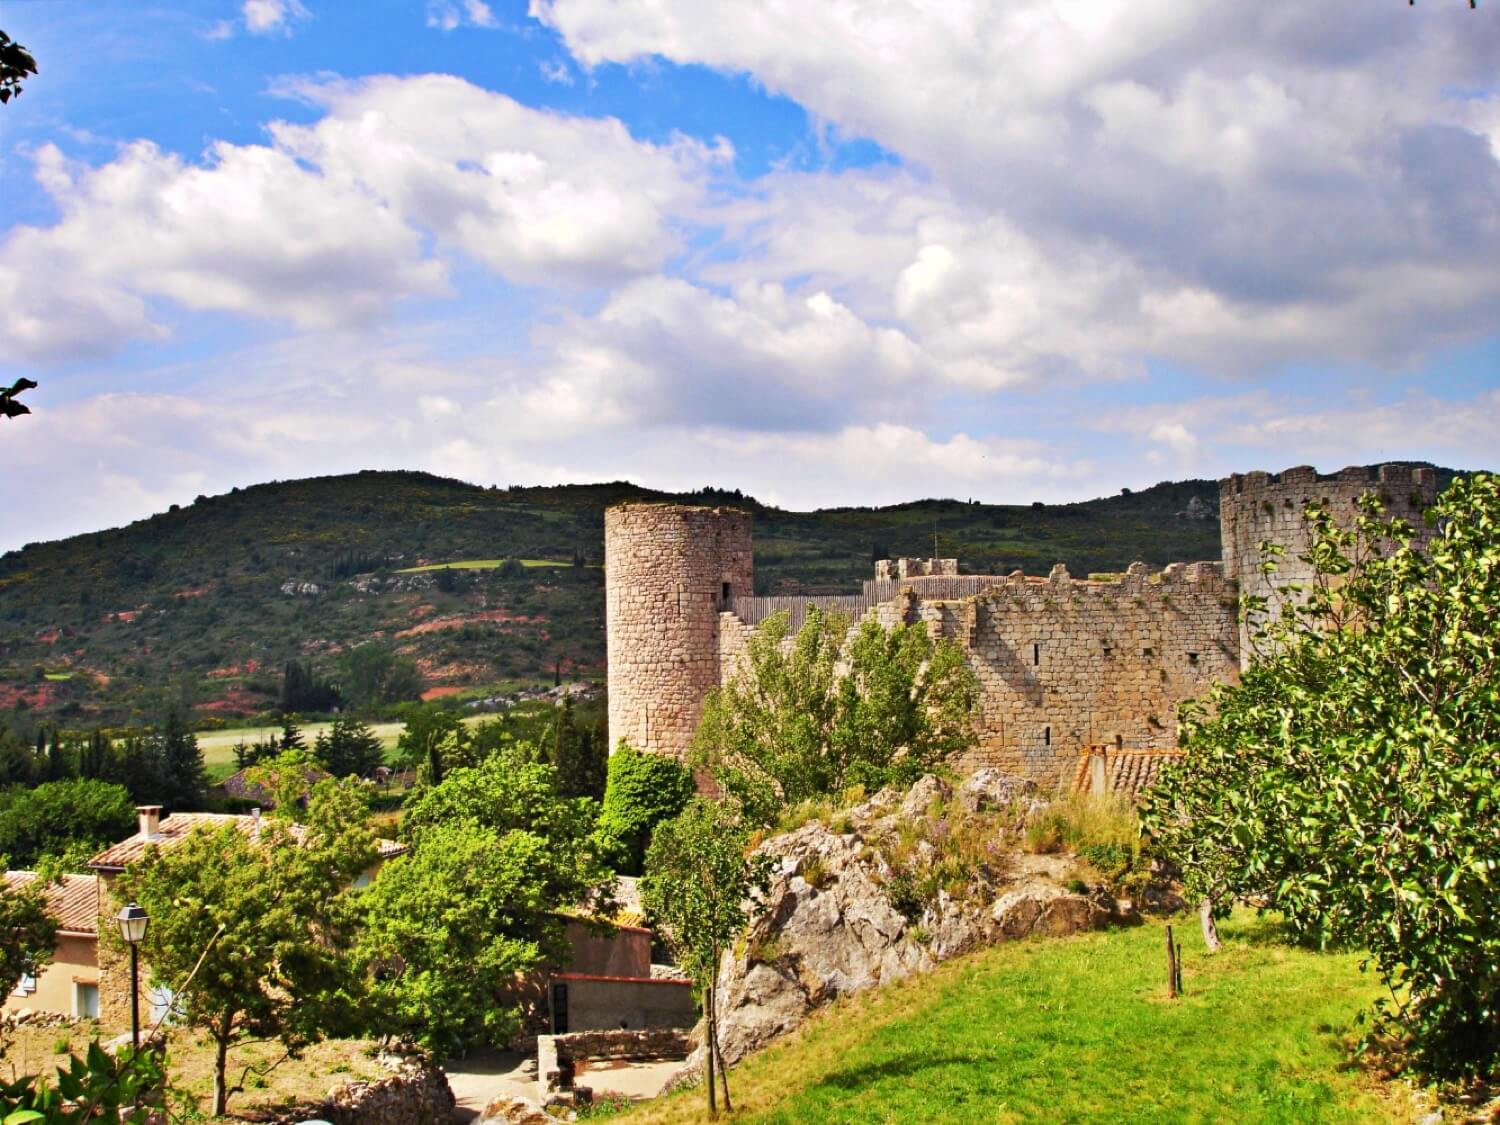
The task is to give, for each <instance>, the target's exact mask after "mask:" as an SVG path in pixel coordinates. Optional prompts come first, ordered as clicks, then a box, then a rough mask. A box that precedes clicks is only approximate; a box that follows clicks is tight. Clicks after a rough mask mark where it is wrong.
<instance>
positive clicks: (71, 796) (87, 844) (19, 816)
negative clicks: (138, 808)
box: [0, 778, 136, 868]
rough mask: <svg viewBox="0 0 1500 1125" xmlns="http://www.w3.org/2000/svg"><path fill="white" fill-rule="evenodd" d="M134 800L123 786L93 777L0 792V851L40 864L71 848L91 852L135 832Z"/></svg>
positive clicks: (17, 862) (21, 863) (22, 863)
mask: <svg viewBox="0 0 1500 1125" xmlns="http://www.w3.org/2000/svg"><path fill="white" fill-rule="evenodd" d="M135 823H136V814H135V805H134V804H133V802H132V801H131V799H130V793H129V791H128V790H126V789H125V787H124V786H121V785H112V784H110V783H109V782H107V781H97V780H94V779H92V778H74V779H69V780H66V781H49V782H47V783H45V784H43V785H38V786H37V787H36V788H35V789H31V790H25V789H12V790H9V791H7V792H5V793H3V794H0V855H5V856H6V857H8V859H9V861H10V864H11V866H12V867H20V868H28V867H35V866H36V865H37V864H38V863H40V862H41V861H42V860H43V859H44V858H46V857H49V856H51V857H59V856H62V855H63V854H64V853H66V852H69V851H71V852H72V853H74V854H75V855H76V854H78V853H79V852H81V851H88V852H90V853H91V854H92V853H93V852H97V851H99V850H100V849H102V848H104V847H107V846H108V845H110V844H112V843H114V842H115V841H116V840H120V839H123V838H124V837H126V836H127V835H129V834H130V831H131V829H132V828H134V826H135Z"/></svg>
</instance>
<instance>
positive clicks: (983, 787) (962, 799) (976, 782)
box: [958, 767, 1036, 812]
mask: <svg viewBox="0 0 1500 1125" xmlns="http://www.w3.org/2000/svg"><path fill="white" fill-rule="evenodd" d="M1035 793H1036V782H1034V781H1031V780H1030V779H1029V778H1025V777H1022V776H1020V775H1019V774H1014V773H1006V772H1005V771H1004V770H997V769H993V768H988V767H987V768H985V769H982V770H975V771H974V772H973V773H972V774H970V775H969V776H968V777H967V778H965V779H964V783H963V784H962V785H960V786H959V787H958V804H959V807H960V808H962V809H964V810H965V811H967V812H995V811H1003V810H1005V809H1008V808H1010V807H1012V806H1013V805H1015V804H1016V803H1017V802H1018V801H1020V799H1021V798H1022V797H1029V796H1032V795H1033V794H1035Z"/></svg>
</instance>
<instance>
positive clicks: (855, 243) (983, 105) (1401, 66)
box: [531, 0, 1500, 385]
mask: <svg viewBox="0 0 1500 1125" xmlns="http://www.w3.org/2000/svg"><path fill="white" fill-rule="evenodd" d="M531 10H532V13H533V15H534V16H536V17H537V18H538V19H540V20H542V21H543V22H544V23H546V24H548V25H549V26H551V27H553V28H554V29H556V30H557V31H558V32H559V34H560V35H561V36H562V38H563V40H564V42H565V44H566V45H567V47H568V48H569V50H570V51H571V52H572V54H573V55H574V57H575V58H576V59H577V60H578V61H579V62H580V63H581V64H583V65H585V66H599V65H602V64H605V63H609V62H619V63H627V64H629V63H636V62H640V61H643V60H649V59H652V58H657V57H660V58H665V59H668V60H671V61H673V62H677V63H681V64H701V65H707V66H710V67H716V68H719V69H722V70H725V71H730V72H743V73H748V74H750V75H752V76H753V77H754V78H755V79H756V80H758V81H759V82H761V83H764V84H765V85H766V86H767V87H768V88H769V89H771V90H772V91H773V92H778V93H784V94H786V95H787V96H789V97H791V98H793V99H794V100H796V101H797V102H799V103H800V104H802V105H803V106H805V107H806V108H807V109H808V110H809V112H810V113H812V114H813V115H815V117H816V118H817V119H818V120H820V121H825V122H830V123H832V124H833V125H834V126H836V127H837V128H839V129H840V130H841V131H842V132H843V133H844V134H846V135H854V136H867V137H871V138H873V139H874V140H876V141H878V142H880V143H881V144H882V145H884V146H885V147H886V148H888V149H890V150H892V151H894V152H895V153H897V154H899V155H900V156H901V157H902V158H903V159H904V160H906V161H907V162H909V163H910V164H911V165H912V166H914V167H916V168H918V169H920V170H921V171H922V172H923V173H925V175H926V177H927V179H926V185H925V187H924V188H922V189H919V190H920V193H921V194H922V195H924V196H926V197H927V201H928V203H929V205H930V204H931V203H932V201H934V200H935V201H937V203H938V205H939V206H938V213H939V215H940V217H941V218H942V220H943V222H944V223H946V225H947V226H948V227H949V230H948V231H947V232H945V233H944V235H943V237H942V238H941V239H927V238H924V241H923V244H922V245H919V246H917V247H916V248H915V251H914V252H913V253H911V254H910V256H909V257H908V259H907V260H906V261H905V262H904V263H903V264H901V265H900V266H897V267H894V269H893V268H892V266H891V265H890V262H889V256H890V252H891V249H892V243H893V241H899V235H897V236H896V238H895V239H894V240H893V239H892V237H891V229H890V227H889V225H887V224H886V223H884V222H881V223H877V224H876V229H875V230H874V231H873V232H868V231H865V230H863V229H861V230H858V231H851V230H850V229H849V228H847V227H845V228H843V229H842V230H841V229H840V228H839V227H838V226H837V225H836V221H837V218H838V216H837V215H836V214H835V210H836V208H834V207H830V208H824V209H823V213H822V216H821V218H822V219H824V220H832V222H829V223H827V224H824V223H820V222H819V216H818V215H817V214H816V210H817V209H816V208H809V207H807V206H806V205H794V206H791V207H788V206H785V205H778V204H774V203H772V204H769V206H770V207H771V209H772V210H773V212H774V213H775V214H776V217H777V219H778V220H779V219H782V218H785V217H786V216H787V215H791V216H792V217H793V218H797V219H801V220H803V227H802V229H800V230H798V231H797V234H798V236H799V239H800V243H801V244H806V245H807V246H808V247H809V256H810V257H811V268H814V269H816V268H818V267H819V266H829V265H835V264H839V263H840V260H841V263H842V264H843V265H844V266H845V267H850V266H854V264H855V260H856V259H859V258H863V259H864V264H866V265H867V264H869V263H872V262H873V263H878V265H879V269H878V270H877V271H875V272H874V274H873V275H867V279H866V280H864V281H855V280H851V282H850V284H851V285H855V286H859V287H860V288H861V289H864V290H868V289H869V288H871V287H874V286H878V285H879V284H880V282H881V281H882V280H883V281H885V282H886V283H887V284H889V283H891V282H892V281H893V280H894V278H895V276H896V275H898V274H899V275H900V277H901V280H900V282H899V283H897V289H896V293H897V297H898V300H905V301H906V302H907V303H906V304H905V305H904V306H901V307H904V308H905V309H906V310H907V312H905V313H903V314H902V315H903V316H905V315H907V314H908V313H909V315H910V316H911V317H912V322H911V323H910V325H909V327H910V328H911V329H912V330H913V332H914V334H915V335H916V336H918V337H919V338H924V337H925V338H926V339H927V341H928V342H929V343H930V344H931V346H932V348H933V350H934V351H935V352H936V353H939V354H942V355H943V356H944V357H945V359H946V360H947V362H948V363H949V364H950V366H951V369H952V370H954V371H960V370H961V371H963V372H964V374H963V376H962V377H963V378H965V379H966V381H969V382H971V383H974V384H975V385H984V384H990V385H1005V384H1007V383H1013V382H1017V381H1023V380H1025V379H1027V378H1034V377H1036V376H1038V375H1051V374H1055V373H1057V372H1058V371H1059V370H1062V371H1068V372H1072V373H1082V374H1086V375H1091V376H1102V377H1115V376H1118V375H1119V374H1121V373H1127V372H1131V371H1137V370H1139V369H1140V368H1139V365H1140V362H1141V360H1142V359H1143V358H1144V357H1145V356H1147V355H1153V354H1154V355H1165V356H1169V357H1171V358H1174V359H1177V360H1179V361H1181V362H1187V363H1193V364H1198V365H1202V366H1205V367H1208V368H1210V369H1212V370H1217V371H1226V372H1231V373H1234V372H1246V371H1252V370H1255V369H1257V368H1262V367H1266V366H1274V365H1276V364H1279V363H1282V362H1285V361H1286V360H1287V359H1289V358H1301V359H1306V358H1310V357H1314V358H1327V359H1339V360H1348V359H1360V360H1367V361H1372V362H1375V363H1379V364H1383V365H1387V366H1396V367H1399V366H1400V365H1402V364H1405V363H1407V362H1409V361H1410V360H1411V359H1412V358H1413V357H1414V356H1419V355H1421V354H1423V353H1424V352H1427V351H1430V350H1432V349H1433V348H1438V347H1443V346H1446V345H1448V344H1451V343H1453V342H1455V341H1458V340H1465V339H1473V338H1474V337H1475V336H1477V335H1479V334H1481V333H1483V332H1486V331H1488V330H1489V329H1490V328H1491V327H1492V326H1493V324H1494V323H1495V322H1496V318H1497V315H1500V163H1497V158H1496V155H1495V149H1494V144H1495V142H1494V139H1493V138H1494V136H1495V121H1496V120H1500V117H1497V114H1500V95H1497V94H1496V92H1495V87H1494V81H1493V79H1494V72H1493V42H1494V34H1493V33H1494V31H1495V30H1496V28H1495V23H1494V20H1495V16H1494V14H1493V13H1490V14H1485V13H1482V12H1480V13H1473V12H1470V11H1469V10H1467V9H1461V10H1450V9H1448V8H1444V7H1441V6H1437V5H1427V6H1425V8H1424V7H1423V6H1419V7H1418V8H1417V9H1406V8H1400V9H1397V8H1390V9H1383V10H1380V11H1375V10H1372V9H1370V8H1369V6H1368V5H1365V4H1360V3H1357V2H1356V0H1330V2H1329V3H1324V4H1317V5H1307V4H1304V3H1301V2H1300V0H1276V2H1271V3H1264V4H1253V5H1203V4H1200V3H1197V2H1196V0H1130V2H1129V3H1127V2H1125V0H1070V2H1066V3H1058V2H1055V0H1014V2H1010V3H1006V4H1003V5H1001V4H993V3H986V2H984V0H954V2H952V3H945V4H943V5H941V6H939V7H937V8H934V7H933V6H931V5H918V4H914V3H904V2H898V3H886V2H884V0H850V2H848V3H842V4H823V5H813V6H808V5H805V4H799V3H795V2H794V0H767V3H765V4H760V5H744V4H740V3H738V2H736V0H661V2H659V3H655V4H652V5H650V6H648V7H645V8H641V7H638V6H637V7H624V6H620V5H618V4H614V3H611V2H609V0H532V6H531ZM1457 90H1462V91H1465V95H1464V96H1457V95H1455V93H1454V91H1457ZM1475 91H1478V92H1479V93H1478V95H1477V96H1475V93H1474V92H1475ZM1486 91H1487V93H1485V92H1486ZM842 178H844V179H847V176H846V177H842ZM808 179H809V180H811V181H812V182H814V183H818V182H820V181H821V182H824V183H826V182H827V180H828V179H830V177H808ZM875 179H876V180H877V181H878V182H888V181H889V177H884V178H883V180H882V178H880V177H876V178H875ZM783 186H785V184H784V185H783ZM836 190H837V191H838V194H839V200H838V204H837V206H838V207H843V208H845V209H846V210H847V209H850V208H852V209H853V210H855V211H859V210H868V207H867V206H866V205H865V204H862V203H861V202H860V201H859V200H858V199H856V198H855V196H856V195H857V192H856V191H851V190H849V189H848V188H844V189H836ZM903 190H904V189H903ZM877 193H878V189H877ZM903 206H904V207H906V209H907V210H908V211H910V210H912V206H911V204H910V203H909V202H904V203H903ZM922 221H923V220H918V222H917V227H918V228H920V225H921V222H922ZM810 226H817V227H818V229H817V230H815V231H813V232H812V234H811V237H808V230H807V228H808V227H810ZM860 235H863V236H864V237H860ZM778 244H780V245H778ZM798 244H799V243H793V242H792V241H791V239H789V238H787V237H785V236H783V235H781V234H779V233H771V234H769V235H767V236H766V239H765V246H766V249H767V251H768V254H769V257H770V258H771V259H773V260H779V258H781V257H785V258H791V257H794V256H795V253H793V254H781V255H779V254H778V253H777V252H778V251H779V250H792V251H795V248H796V246H797V245H798ZM831 244H832V246H833V251H832V253H833V254H837V255H838V256H839V257H838V258H837V259H836V258H835V257H833V256H832V254H831V253H830V246H831ZM787 268H788V270H789V272H791V273H793V274H795V272H796V271H795V267H794V266H793V265H792V263H791V262H790V261H788V263H787ZM857 268H858V267H857V266H856V267H855V268H853V269H849V270H848V275H849V276H850V277H851V279H852V278H853V277H854V275H855V271H856V269H857ZM767 276H770V277H776V276H779V275H777V274H774V273H773V274H769V275H767ZM934 287H938V288H934ZM938 292H941V294H942V296H941V298H937V297H933V299H931V300H924V295H926V296H928V297H932V295H934V294H937V293H938ZM855 307H857V308H859V309H860V310H861V311H864V310H866V308H867V306H866V305H864V304H862V303H860V302H858V301H856V302H855Z"/></svg>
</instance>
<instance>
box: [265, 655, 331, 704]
mask: <svg viewBox="0 0 1500 1125" xmlns="http://www.w3.org/2000/svg"><path fill="white" fill-rule="evenodd" d="M338 705H339V692H338V688H336V687H334V685H333V684H332V683H331V682H330V681H328V680H327V679H324V678H323V677H322V676H320V675H318V673H317V671H316V669H314V668H313V666H312V661H310V660H289V661H287V663H286V667H285V668H284V669H283V671H282V676H281V700H280V706H281V710H282V711H283V712H284V713H290V714H296V713H298V712H303V711H332V710H333V709H334V708H336V707H337V706H338Z"/></svg>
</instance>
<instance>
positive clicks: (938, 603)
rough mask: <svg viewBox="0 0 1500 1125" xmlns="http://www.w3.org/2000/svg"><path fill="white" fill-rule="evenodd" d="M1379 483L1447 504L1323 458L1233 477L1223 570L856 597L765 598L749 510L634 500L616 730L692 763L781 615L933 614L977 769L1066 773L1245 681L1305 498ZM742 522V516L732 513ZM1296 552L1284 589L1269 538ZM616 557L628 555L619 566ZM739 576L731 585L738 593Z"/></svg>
mask: <svg viewBox="0 0 1500 1125" xmlns="http://www.w3.org/2000/svg"><path fill="white" fill-rule="evenodd" d="M1371 491H1375V492H1378V494H1379V495H1380V496H1381V498H1382V499H1383V501H1384V502H1385V504H1386V508H1387V511H1388V512H1389V513H1390V514H1391V515H1396V516H1402V517H1404V518H1406V519H1408V520H1409V521H1411V522H1412V523H1413V524H1414V525H1417V526H1419V527H1420V526H1421V515H1422V513H1423V511H1424V510H1425V509H1426V508H1427V507H1429V506H1430V505H1431V504H1432V503H1433V502H1434V501H1435V499H1436V492H1437V485H1436V479H1435V474H1434V472H1433V471H1432V470H1431V469H1417V470H1415V471H1413V470H1411V469H1409V468H1406V467H1404V466H1399V465H1386V466H1382V467H1381V468H1380V469H1379V470H1378V472H1375V473H1371V472H1370V471H1368V470H1365V469H1345V470H1343V471H1342V472H1340V473H1337V474H1334V475H1332V476H1326V477H1325V476H1319V475H1318V474H1317V473H1316V472H1315V471H1314V470H1313V469H1310V468H1295V469H1288V470H1287V471H1286V472H1284V473H1281V474H1279V475H1275V476H1273V475H1271V474H1268V473H1249V474H1245V475H1243V476H1239V475H1237V476H1232V477H1229V478H1227V479H1226V480H1224V481H1222V482H1221V483H1220V509H1221V519H1222V526H1223V554H1224V558H1223V562H1222V563H1216V562H1205V563H1192V564H1182V563H1174V564H1172V565H1171V566H1168V567H1167V568H1166V569H1165V570H1163V571H1162V572H1160V573H1159V574H1151V573H1149V572H1148V571H1147V568H1146V567H1145V565H1144V564H1142V563H1136V564H1134V565H1133V566H1132V567H1131V568H1130V569H1129V571H1128V572H1127V573H1126V574H1125V575H1123V576H1122V577H1120V578H1119V579H1116V580H1113V581H1106V582H1093V581H1081V580H1078V579H1074V578H1072V577H1071V576H1069V575H1068V573H1067V571H1066V570H1065V569H1063V568H1062V567H1060V566H1059V567H1054V568H1053V572H1052V574H1051V575H1050V576H1049V577H1048V578H1028V577H1025V576H1024V575H1022V574H1020V573H1019V572H1017V573H1015V574H1012V575H1009V576H1002V575H959V574H957V564H956V563H955V562H954V561H953V560H951V559H932V560H914V559H898V560H888V561H883V562H880V563H877V564H876V572H875V577H874V579H873V580H872V581H868V582H866V583H865V586H864V592H863V593H862V594H858V595H847V596H836V597H810V598H787V597H776V598H757V597H754V596H751V591H752V589H753V587H752V584H751V581H750V579H751V564H750V530H749V528H750V525H749V518H748V517H747V516H743V515H742V514H739V513H725V512H723V511H721V510H719V509H706V508H676V507H667V506H644V505H631V506H626V507H623V508H616V509H611V510H610V511H609V512H608V513H606V523H605V528H606V557H607V559H608V560H609V562H608V565H609V568H610V570H609V574H608V577H607V582H606V586H607V590H608V599H609V601H608V622H609V630H610V636H609V659H610V731H611V735H610V737H611V739H612V740H615V739H618V738H620V737H625V738H627V739H629V740H630V741H631V742H632V743H634V744H636V745H639V746H642V747H647V748H651V749H658V750H662V751H664V752H667V753H672V754H675V755H678V756H681V755H682V754H683V753H684V752H685V751H686V749H687V746H688V743H689V742H690V741H691V738H692V732H693V729H694V727H695V725H696V723H697V720H698V716H699V714H700V713H701V705H702V700H703V697H704V695H706V694H707V692H708V691H709V690H710V689H711V688H714V687H717V686H720V685H721V684H723V683H725V682H727V681H728V679H729V678H730V677H731V676H732V675H734V673H735V671H736V670H737V669H738V668H739V667H740V666H741V663H742V660H743V657H744V655H745V651H746V645H747V642H748V640H749V637H750V635H751V632H752V631H753V628H754V626H755V625H756V624H757V623H759V622H760V621H762V620H764V618H765V617H767V616H769V615H770V614H771V613H774V612H786V613H789V614H790V615H791V618H792V624H793V627H794V628H795V627H796V626H798V625H800V623H801V621H802V620H803V619H805V617H806V613H807V610H808V609H809V608H810V607H812V606H818V607H819V608H822V609H824V610H827V611H833V612H842V613H845V614H847V615H848V616H849V617H850V618H851V619H853V620H854V621H856V622H858V621H860V620H863V619H865V618H870V617H873V619H874V620H877V621H879V622H881V623H882V624H883V625H886V626H888V627H889V626H891V625H894V624H896V623H898V622H918V621H923V622H926V623H927V625H928V627H929V628H930V629H931V630H932V631H933V632H934V634H935V635H940V636H945V637H950V638H952V639H954V640H956V641H958V643H959V644H961V645H962V646H963V648H964V651H965V652H966V653H967V654H968V658H969V663H970V666H971V667H972V668H973V669H974V672H975V674H976V675H977V676H978V678H979V682H980V685H981V689H982V692H981V702H980V712H979V718H978V724H979V741H978V745H977V747H976V749H975V750H974V752H973V753H972V755H971V756H970V757H969V759H968V760H967V761H965V762H963V763H960V764H961V765H963V766H967V767H977V766H980V765H989V766H998V767H1001V768H1004V769H1007V770H1012V771H1016V772H1019V773H1022V774H1025V775H1026V776H1028V777H1030V778H1033V779H1034V780H1036V781H1038V782H1039V783H1042V784H1044V785H1046V784H1060V783H1064V782H1066V781H1067V780H1068V779H1069V778H1070V777H1071V776H1072V774H1073V771H1074V770H1075V769H1076V767H1077V763H1078V760H1079V753H1080V751H1082V750H1083V749H1085V748H1087V747H1090V746H1105V747H1109V748H1120V749H1126V750H1155V749H1166V748H1171V747H1174V746H1175V745H1176V741H1177V708H1178V705H1179V704H1180V703H1181V702H1182V701H1183V700H1186V699H1191V698H1197V697H1201V696H1203V695H1204V694H1206V693H1207V692H1208V690H1209V689H1210V688H1211V687H1212V686H1213V685H1214V684H1215V683H1221V682H1232V681H1234V680H1235V679H1237V678H1238V676H1239V672H1240V670H1241V665H1242V660H1243V659H1245V658H1246V657H1247V656H1248V653H1247V648H1246V644H1245V637H1244V629H1243V627H1242V625H1241V624H1240V622H1239V615H1238V602H1239V595H1240V593H1241V591H1243V592H1246V593H1251V594H1260V595H1262V596H1267V597H1269V598H1271V599H1273V603H1274V599H1275V598H1276V597H1277V596H1278V594H1279V591H1281V590H1282V589H1283V588H1284V587H1285V586H1286V585H1287V584H1289V583H1296V582H1301V581H1306V580H1307V578H1309V577H1310V567H1308V566H1307V564H1305V563H1302V562H1301V561H1300V560H1299V559H1298V558H1297V556H1298V555H1300V554H1305V553H1306V551H1307V548H1308V535H1307V527H1306V522H1305V520H1304V518H1303V514H1302V512H1303V507H1304V506H1305V505H1306V504H1307V503H1309V502H1312V501H1320V502H1322V503H1324V504H1326V505H1328V506H1329V507H1330V509H1331V510H1332V512H1333V515H1334V517H1335V519H1336V520H1337V521H1338V522H1339V523H1341V524H1346V525H1347V524H1348V523H1349V522H1350V521H1352V519H1353V517H1354V514H1355V502H1356V501H1357V500H1358V499H1359V497H1361V496H1362V495H1364V494H1366V493H1369V492H1371ZM735 517H737V518H735ZM1267 539H1269V540H1273V541H1276V542H1278V543H1281V544H1283V545H1284V546H1285V554H1284V555H1283V556H1282V558H1281V560H1280V561H1281V570H1280V572H1279V574H1277V575H1276V577H1275V579H1274V582H1273V581H1272V580H1268V579H1267V578H1266V576H1264V575H1262V574H1261V573H1260V569H1259V567H1260V561H1261V559H1260V550H1259V545H1260V543H1261V542H1262V541H1263V540H1267ZM617 560H618V561H617ZM724 582H729V583H731V587H732V588H731V590H729V591H728V593H729V597H728V598H727V599H726V598H725V597H724V595H725V593H726V590H725V589H724V587H723V583H724Z"/></svg>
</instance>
